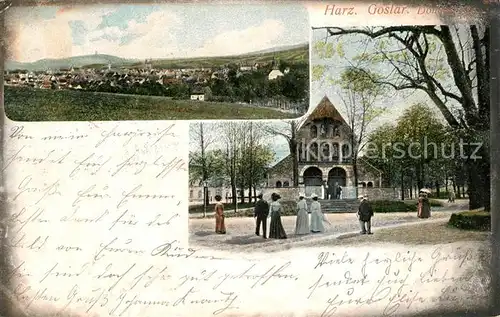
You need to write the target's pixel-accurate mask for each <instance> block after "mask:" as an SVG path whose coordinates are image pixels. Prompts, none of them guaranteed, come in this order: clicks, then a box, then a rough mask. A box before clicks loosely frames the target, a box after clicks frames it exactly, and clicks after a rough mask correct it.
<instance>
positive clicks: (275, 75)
mask: <svg viewBox="0 0 500 317" xmlns="http://www.w3.org/2000/svg"><path fill="white" fill-rule="evenodd" d="M282 76H285V75H284V74H283V73H282V72H281V71H280V70H279V69H273V70H272V71H271V72H270V73H269V75H268V76H267V78H268V79H269V80H275V79H277V78H278V77H282Z"/></svg>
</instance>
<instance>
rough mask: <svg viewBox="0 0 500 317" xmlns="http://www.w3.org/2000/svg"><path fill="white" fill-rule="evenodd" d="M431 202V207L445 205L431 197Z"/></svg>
mask: <svg viewBox="0 0 500 317" xmlns="http://www.w3.org/2000/svg"><path fill="white" fill-rule="evenodd" d="M429 202H430V204H431V207H443V206H444V205H443V203H442V202H440V201H439V200H435V199H429Z"/></svg>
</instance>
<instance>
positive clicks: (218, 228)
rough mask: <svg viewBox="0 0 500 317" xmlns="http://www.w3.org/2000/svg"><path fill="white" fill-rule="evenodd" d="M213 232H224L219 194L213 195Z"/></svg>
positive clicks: (222, 205) (222, 208) (224, 226)
mask: <svg viewBox="0 0 500 317" xmlns="http://www.w3.org/2000/svg"><path fill="white" fill-rule="evenodd" d="M215 200H216V201H217V202H216V203H215V233H218V234H225V233H226V225H225V223H224V204H223V203H222V202H221V200H222V197H221V196H220V195H216V196H215Z"/></svg>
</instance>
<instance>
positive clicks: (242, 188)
mask: <svg viewBox="0 0 500 317" xmlns="http://www.w3.org/2000/svg"><path fill="white" fill-rule="evenodd" d="M240 191H241V200H240V203H242V204H244V203H245V186H241V188H240Z"/></svg>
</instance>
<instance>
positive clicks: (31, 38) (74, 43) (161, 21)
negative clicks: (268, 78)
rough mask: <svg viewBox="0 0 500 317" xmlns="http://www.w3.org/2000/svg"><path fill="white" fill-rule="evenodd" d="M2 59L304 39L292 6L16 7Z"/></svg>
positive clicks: (301, 16)
mask: <svg viewBox="0 0 500 317" xmlns="http://www.w3.org/2000/svg"><path fill="white" fill-rule="evenodd" d="M7 12H8V13H7V16H6V27H7V31H8V34H10V40H9V47H8V56H9V60H14V61H18V62H33V61H37V60H40V59H44V58H64V57H70V56H79V55H88V54H94V53H95V52H96V51H97V52H98V53H100V54H110V55H115V56H119V57H124V58H138V59H145V58H177V57H196V56H221V55H235V54H242V53H248V52H252V51H258V50H262V49H268V48H272V47H277V46H284V45H294V44H302V43H306V42H308V41H309V35H310V34H309V30H310V28H309V19H308V18H309V15H308V11H307V8H306V7H304V5H302V4H299V3H296V4H295V3H286V4H281V5H277V4H270V3H267V4H241V3H240V4H225V5H221V4H200V3H193V4H162V5H150V4H142V5H141V4H136V5H113V6H110V5H109V6H105V5H88V6H74V7H61V6H38V7H24V8H22V7H16V8H11V9H10V10H9V11H7Z"/></svg>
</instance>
